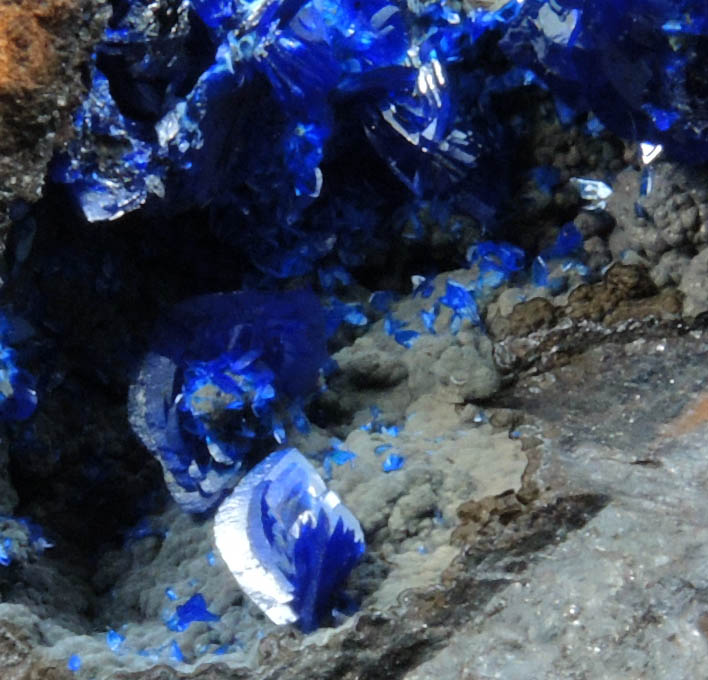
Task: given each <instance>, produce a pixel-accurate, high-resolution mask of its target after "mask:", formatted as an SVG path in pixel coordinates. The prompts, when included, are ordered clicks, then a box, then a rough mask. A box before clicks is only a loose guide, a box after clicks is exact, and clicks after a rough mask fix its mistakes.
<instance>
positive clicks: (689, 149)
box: [502, 0, 708, 162]
mask: <svg viewBox="0 0 708 680" xmlns="http://www.w3.org/2000/svg"><path fill="white" fill-rule="evenodd" d="M502 46H503V48H504V50H505V51H506V52H507V54H508V55H509V56H510V57H511V58H512V59H513V60H514V61H516V62H517V63H520V64H523V65H524V66H527V67H530V68H533V69H534V70H536V71H537V72H538V73H539V75H540V76H541V77H542V79H543V80H544V81H546V83H547V84H548V85H549V86H550V87H551V90H552V91H553V92H554V94H556V95H558V96H560V97H561V98H562V99H563V100H565V101H566V102H567V103H569V104H571V105H572V106H573V107H574V108H576V109H577V110H579V111H585V110H588V109H591V110H592V111H593V112H594V113H595V114H596V115H597V116H598V118H599V119H600V120H601V121H602V122H603V123H604V124H605V125H606V126H607V127H609V128H610V129H612V130H613V131H614V132H616V133H617V134H619V135H620V136H622V137H625V138H627V139H634V140H637V141H651V142H654V143H658V142H661V143H663V144H664V145H665V147H666V149H667V151H669V152H670V153H672V154H673V155H674V156H676V157H679V158H681V159H684V160H688V161H698V162H700V161H703V160H705V158H706V155H707V154H708V142H707V141H706V139H707V136H706V133H707V132H708V68H707V67H706V58H707V57H708V6H707V5H706V3H705V2H702V0H678V1H676V0H622V1H619V0H552V1H551V0H525V2H524V3H523V5H522V9H521V12H520V14H519V15H518V17H516V18H515V19H513V20H512V21H511V23H510V25H509V27H508V28H507V31H506V34H505V36H504V39H503V40H502Z"/></svg>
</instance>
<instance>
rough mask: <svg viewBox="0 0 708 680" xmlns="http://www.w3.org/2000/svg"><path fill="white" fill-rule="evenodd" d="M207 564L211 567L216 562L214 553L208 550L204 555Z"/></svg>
mask: <svg viewBox="0 0 708 680" xmlns="http://www.w3.org/2000/svg"><path fill="white" fill-rule="evenodd" d="M206 561H207V564H208V565H209V566H210V567H213V566H214V565H215V564H216V555H214V553H213V552H212V551H211V550H210V551H209V552H208V553H207V555H206Z"/></svg>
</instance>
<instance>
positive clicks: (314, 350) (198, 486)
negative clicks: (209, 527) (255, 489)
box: [129, 291, 327, 513]
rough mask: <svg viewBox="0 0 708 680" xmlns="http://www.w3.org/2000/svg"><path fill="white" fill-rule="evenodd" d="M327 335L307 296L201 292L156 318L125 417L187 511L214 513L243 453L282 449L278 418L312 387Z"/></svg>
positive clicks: (312, 300)
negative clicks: (272, 447)
mask: <svg viewBox="0 0 708 680" xmlns="http://www.w3.org/2000/svg"><path fill="white" fill-rule="evenodd" d="M324 338H325V321H324V313H323V311H322V309H321V307H320V305H319V302H318V300H317V298H316V297H315V296H314V295H313V294H312V293H309V292H306V291H294V292H290V293H279V294H278V293H257V292H240V293H221V294H214V295H205V296H201V297H197V298H193V299H191V300H187V301H186V302H184V303H181V304H180V305H177V306H176V307H175V308H174V309H172V310H171V311H170V313H169V314H168V315H167V316H166V317H165V318H164V319H162V320H161V321H160V323H159V324H158V328H157V330H156V333H155V338H154V343H153V346H152V350H151V352H150V353H149V354H148V355H147V356H146V358H145V359H144V361H143V364H142V367H141V369H140V372H139V375H138V377H137V380H136V382H135V384H134V385H133V387H132V388H131V393H130V405H129V410H130V420H131V424H132V426H133V429H134V430H135V432H136V434H138V436H139V437H140V438H141V439H142V441H143V443H144V444H145V446H146V447H147V448H148V449H150V451H152V453H153V454H154V455H155V456H156V457H157V458H158V460H159V461H160V462H161V464H162V467H163V471H164V474H165V479H166V481H167V486H168V488H169V490H170V493H171V494H172V496H173V497H174V498H175V500H176V501H177V502H178V503H179V504H180V505H181V506H182V507H183V508H184V509H185V510H187V511H189V512H195V513H201V512H205V511H207V510H209V509H211V508H213V507H214V506H215V505H216V504H218V502H219V501H220V500H221V499H222V498H223V497H224V495H225V494H226V493H228V492H229V491H230V490H231V489H232V488H233V486H234V485H235V484H236V482H237V481H238V479H239V477H240V476H241V474H242V471H241V466H242V463H243V459H244V457H245V456H246V455H247V454H248V453H250V452H255V451H258V449H259V448H263V447H266V446H270V445H272V442H273V441H274V440H275V441H276V442H278V443H282V441H283V438H284V436H285V429H284V426H283V421H284V420H285V421H286V420H287V419H289V418H293V419H295V418H297V416H298V415H299V414H300V412H299V411H298V409H297V406H298V404H299V402H300V401H301V400H303V399H304V398H305V397H307V396H308V395H309V394H310V393H311V392H313V391H314V389H315V387H316V385H317V379H318V372H319V369H320V367H321V366H322V365H323V364H324V362H325V361H326V359H327V352H326V347H325V339H324ZM293 406H295V407H296V408H295V409H293V408H292V407H293ZM293 414H294V415H293Z"/></svg>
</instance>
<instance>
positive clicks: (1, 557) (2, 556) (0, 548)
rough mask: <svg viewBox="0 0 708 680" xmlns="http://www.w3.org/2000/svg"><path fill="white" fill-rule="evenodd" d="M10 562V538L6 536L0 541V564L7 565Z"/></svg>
mask: <svg viewBox="0 0 708 680" xmlns="http://www.w3.org/2000/svg"><path fill="white" fill-rule="evenodd" d="M10 564H12V539H11V538H9V537H6V538H4V539H3V540H2V542H0V565H1V566H3V567H9V566H10Z"/></svg>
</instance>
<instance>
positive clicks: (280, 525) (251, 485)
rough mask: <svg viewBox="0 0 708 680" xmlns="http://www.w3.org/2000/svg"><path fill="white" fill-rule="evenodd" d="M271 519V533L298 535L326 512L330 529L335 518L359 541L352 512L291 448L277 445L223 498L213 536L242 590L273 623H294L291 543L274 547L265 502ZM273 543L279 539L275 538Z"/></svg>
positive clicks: (361, 539) (359, 527) (358, 526)
mask: <svg viewBox="0 0 708 680" xmlns="http://www.w3.org/2000/svg"><path fill="white" fill-rule="evenodd" d="M264 502H265V504H266V505H267V507H268V510H269V512H270V513H271V515H272V516H273V518H274V519H275V526H274V527H273V531H274V535H278V536H283V534H286V535H288V536H290V537H292V538H293V539H297V538H298V537H299V536H300V533H301V531H302V529H303V527H304V526H305V525H310V526H315V525H316V523H317V519H318V516H319V514H320V513H321V512H324V513H325V515H326V516H327V519H328V521H329V526H330V528H331V529H334V527H335V526H336V525H337V523H338V522H339V521H342V522H343V523H344V526H345V527H346V528H347V529H348V530H350V531H352V532H353V533H354V540H355V541H357V542H360V543H362V544H363V542H364V534H363V531H362V529H361V525H360V524H359V522H358V520H357V519H356V517H354V515H353V514H352V513H351V512H350V511H349V510H348V509H347V508H346V507H345V506H344V505H342V502H341V501H340V499H339V497H338V496H337V495H336V494H335V493H334V492H333V491H330V490H328V489H327V486H326V485H325V483H324V481H322V478H321V477H320V476H319V474H318V473H317V470H315V468H314V467H313V466H312V465H311V464H310V463H309V462H308V461H307V460H306V458H305V457H304V456H303V455H302V454H301V453H300V452H299V451H298V450H297V449H294V448H291V449H283V450H281V451H276V452H274V453H272V454H271V455H270V456H268V457H267V458H266V459H265V460H264V461H262V462H261V463H259V464H258V465H257V466H256V467H255V468H253V469H252V470H251V471H250V472H249V473H248V474H247V475H246V476H245V477H244V478H243V479H242V480H241V482H240V483H239V484H238V486H237V487H236V488H235V489H234V491H233V492H232V494H231V495H230V496H229V497H228V498H227V499H226V500H225V501H224V502H223V503H222V505H221V507H220V508H219V510H218V512H217V513H216V517H215V519H214V540H215V543H216V547H217V549H218V551H219V553H220V554H221V556H222V558H223V559H224V562H226V564H227V565H228V567H229V569H230V570H231V573H232V574H233V576H234V578H235V579H236V581H237V582H238V584H239V586H240V587H241V589H242V590H243V592H244V593H245V594H246V595H248V597H250V598H251V600H252V601H253V602H254V603H255V604H256V605H258V607H259V608H260V609H261V610H262V611H263V613H264V614H266V616H268V618H269V619H270V620H271V621H273V623H275V624H277V625H282V624H286V623H293V622H294V621H296V620H297V618H298V615H297V613H296V612H295V610H294V609H293V608H292V606H291V603H292V599H293V586H292V584H291V583H290V581H288V579H287V578H286V576H285V571H284V570H286V569H289V568H291V567H292V564H291V563H290V559H291V557H292V556H291V555H288V554H287V552H286V551H287V548H288V547H289V546H281V545H278V547H277V548H274V547H273V545H272V544H271V542H270V541H269V539H268V537H267V536H266V534H265V529H264V525H263V517H262V509H263V503H264ZM274 543H276V544H277V543H278V540H277V538H276V539H275V540H274Z"/></svg>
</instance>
